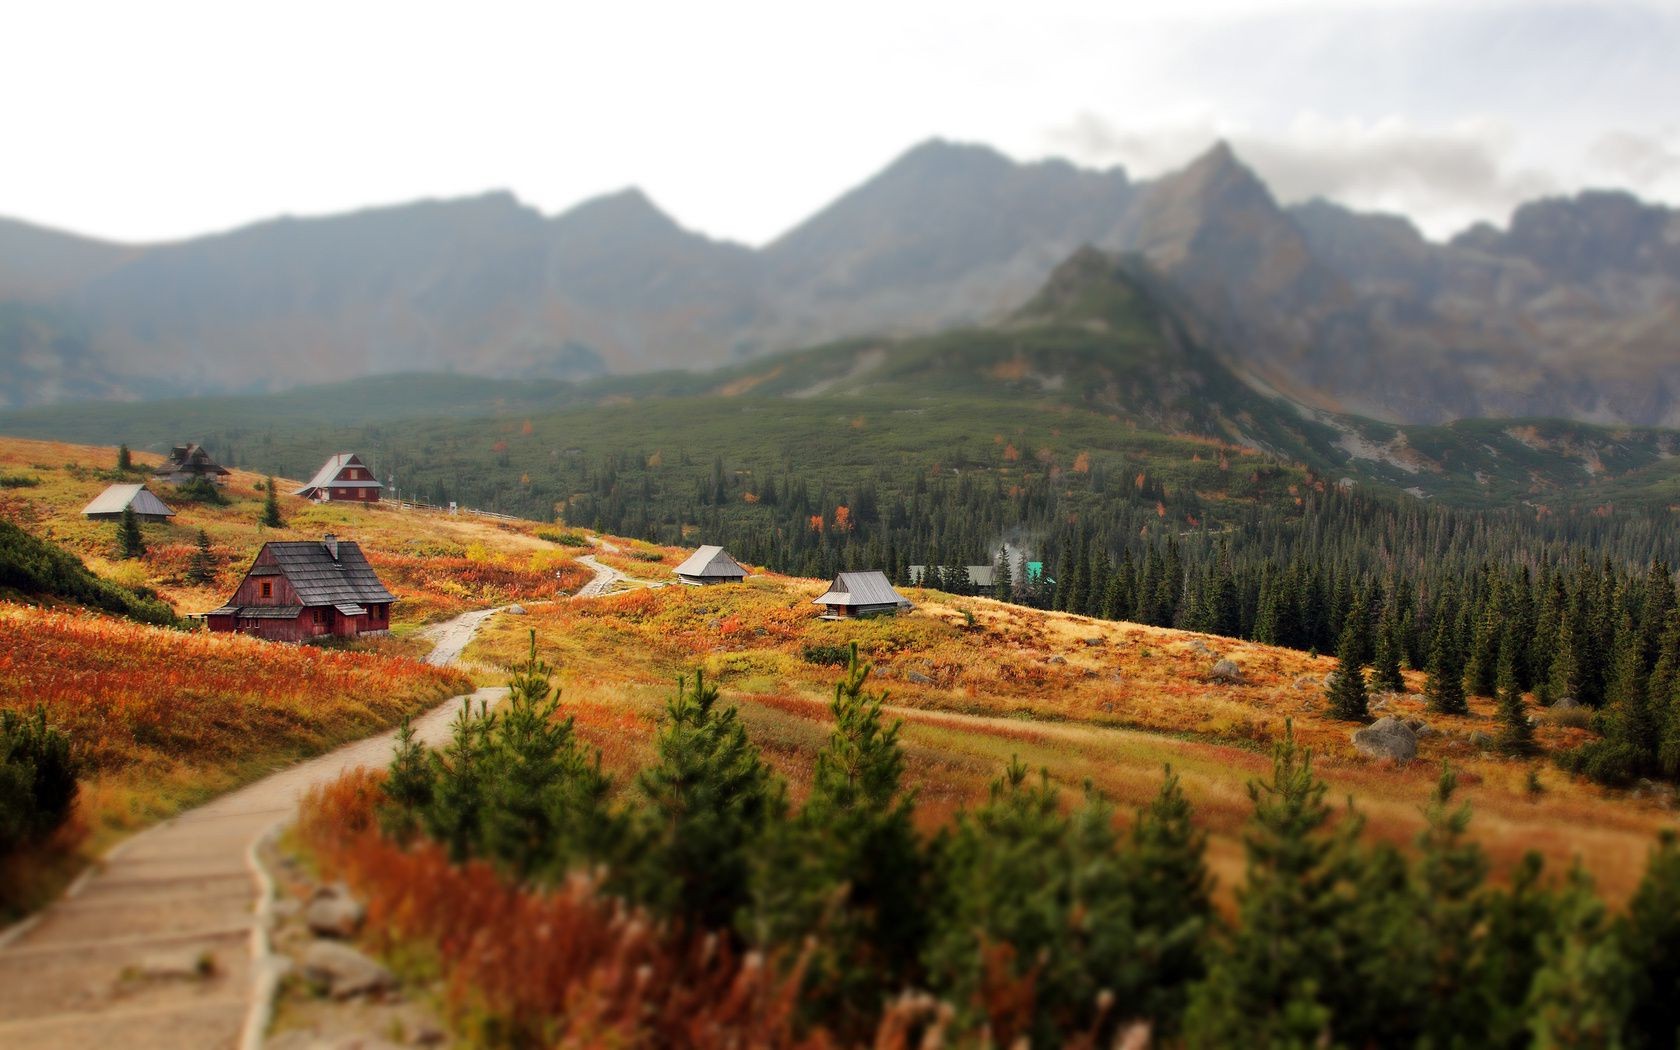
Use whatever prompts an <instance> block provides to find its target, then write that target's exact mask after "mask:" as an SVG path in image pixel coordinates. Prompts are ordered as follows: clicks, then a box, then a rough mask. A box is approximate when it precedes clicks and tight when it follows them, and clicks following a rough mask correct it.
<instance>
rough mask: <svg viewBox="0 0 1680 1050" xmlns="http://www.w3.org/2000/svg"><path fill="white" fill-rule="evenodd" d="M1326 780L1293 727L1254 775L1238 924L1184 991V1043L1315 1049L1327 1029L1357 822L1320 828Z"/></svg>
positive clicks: (1325, 813) (1326, 812)
mask: <svg viewBox="0 0 1680 1050" xmlns="http://www.w3.org/2000/svg"><path fill="white" fill-rule="evenodd" d="M1326 791H1328V786H1327V785H1326V784H1325V783H1324V781H1322V780H1320V779H1319V778H1318V777H1317V776H1316V775H1314V773H1313V770H1312V755H1311V752H1305V751H1302V750H1301V749H1299V748H1298V747H1296V745H1295V734H1294V728H1293V726H1291V727H1289V728H1287V729H1286V730H1285V735H1284V739H1283V741H1282V742H1281V743H1279V744H1278V745H1277V746H1276V747H1275V748H1274V749H1273V753H1272V776H1271V779H1269V780H1257V781H1251V782H1250V783H1249V786H1248V793H1249V798H1250V799H1252V800H1253V802H1254V817H1253V820H1252V823H1251V825H1250V828H1249V831H1248V833H1247V834H1246V835H1245V836H1244V839H1243V844H1244V849H1245V852H1246V854H1247V874H1246V877H1245V878H1244V880H1243V885H1242V888H1241V889H1240V890H1238V891H1237V913H1238V924H1237V927H1236V929H1235V931H1234V932H1233V933H1232V934H1231V937H1230V939H1229V941H1228V943H1227V944H1225V946H1224V947H1223V949H1222V950H1221V951H1219V952H1217V953H1216V954H1215V955H1214V958H1213V961H1212V963H1211V964H1210V967H1209V972H1208V977H1207V980H1206V981H1204V982H1203V983H1202V984H1200V985H1198V986H1197V987H1196V988H1195V989H1194V990H1193V991H1192V992H1191V1003H1190V1008H1189V1011H1188V1012H1187V1014H1186V1019H1185V1025H1186V1036H1187V1042H1188V1043H1189V1045H1191V1046H1210V1047H1211V1046H1314V1045H1321V1042H1322V1041H1324V1040H1326V1039H1327V1038H1328V1036H1329V1033H1330V1029H1331V1021H1332V1016H1331V1010H1330V1007H1329V1006H1328V1005H1327V1002H1328V999H1329V998H1330V994H1331V993H1330V992H1329V989H1331V988H1333V987H1334V986H1335V985H1336V983H1337V979H1338V972H1337V971H1338V970H1339V969H1340V968H1341V967H1342V965H1343V963H1342V951H1341V948H1342V945H1341V942H1340V938H1339V936H1338V930H1339V928H1341V923H1342V918H1343V915H1344V913H1345V911H1346V908H1347V900H1346V896H1345V894H1344V892H1343V887H1344V878H1345V874H1346V870H1345V866H1344V857H1345V855H1346V853H1347V851H1348V849H1349V846H1350V844H1351V842H1352V841H1353V840H1354V839H1355V838H1357V836H1358V833H1359V821H1357V820H1351V819H1350V820H1345V821H1343V822H1342V823H1341V824H1340V825H1339V826H1338V827H1337V829H1336V830H1335V831H1334V832H1331V831H1329V830H1327V825H1328V823H1329V820H1330V816H1331V811H1330V807H1329V806H1328V805H1326V804H1325V801H1324V796H1325V793H1326Z"/></svg>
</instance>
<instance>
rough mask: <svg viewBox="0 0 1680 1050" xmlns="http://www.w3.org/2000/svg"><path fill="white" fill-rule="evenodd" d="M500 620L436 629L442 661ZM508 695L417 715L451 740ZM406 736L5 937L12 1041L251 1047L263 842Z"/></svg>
mask: <svg viewBox="0 0 1680 1050" xmlns="http://www.w3.org/2000/svg"><path fill="white" fill-rule="evenodd" d="M496 611H497V610H494V609H483V610H475V611H473V612H469V613H465V614H463V615H461V616H458V617H456V618H455V619H454V620H451V621H449V622H448V623H445V624H440V625H438V626H437V627H434V628H431V629H430V630H429V631H428V632H427V636H428V637H430V638H432V639H433V640H434V641H435V643H436V648H435V649H434V650H433V651H432V654H431V656H430V657H428V660H429V662H431V663H433V664H438V665H444V664H450V663H454V662H455V661H456V660H458V659H459V657H460V654H461V651H462V650H463V649H465V648H466V646H467V643H468V642H470V641H471V640H472V637H473V635H474V633H476V632H477V630H478V628H479V627H480V626H481V625H482V624H483V623H484V621H485V620H487V619H489V618H490V617H491V616H492V615H494V614H495V612H496ZM505 694H506V690H505V689H502V688H488V689H480V690H478V691H477V692H476V693H471V694H468V695H465V696H458V697H455V698H453V699H450V700H447V701H445V702H443V703H441V704H439V705H438V706H436V707H434V708H432V709H431V710H430V711H428V712H426V713H425V714H424V715H421V716H419V717H418V718H416V719H415V720H414V722H413V727H414V732H415V735H416V736H417V737H418V738H420V739H421V740H423V741H425V742H427V743H429V744H436V743H442V742H443V741H444V740H446V739H447V738H448V736H449V723H450V721H451V720H452V719H453V718H454V717H455V713H456V712H457V711H458V710H460V708H461V705H462V704H463V703H470V702H473V701H478V700H483V701H488V702H490V703H494V702H495V701H496V700H498V699H500V698H501V697H502V696H503V695H505ZM395 737H396V733H395V731H394V730H393V731H389V732H385V733H381V734H379V735H377V736H372V737H368V738H366V739H364V740H358V741H356V742H355V743H353V744H348V745H346V746H344V747H341V748H339V749H337V750H336V751H332V752H329V753H328V754H325V755H322V756H321V757H319V758H315V759H311V760H310V761H308V762H303V763H300V764H298V765H296V766H292V767H290V768H288V769H285V770H282V771H280V772H277V773H275V774H273V775H271V776H268V777H265V778H264V779H262V780H260V781H258V782H256V783H254V784H251V785H249V786H247V787H244V788H241V789H239V790H238V791H234V792H232V793H230V794H227V795H223V796H222V797H220V798H218V799H216V800H215V801H213V802H209V803H207V804H205V805H203V806H200V807H198V808H196V809H193V810H189V811H187V812H185V813H182V814H180V815H178V816H176V817H174V818H172V819H170V820H166V821H164V822H163V823H161V824H158V825H156V826H154V827H151V828H148V829H146V830H145V831H142V832H139V833H137V834H135V835H134V836H132V837H131V838H128V839H126V840H124V841H123V842H122V843H121V844H120V845H119V846H117V847H116V849H114V850H113V851H112V852H111V853H110V854H108V855H107V856H106V857H105V859H104V860H102V861H101V862H99V863H98V864H96V865H95V866H94V867H93V868H91V869H89V871H88V872H87V873H85V874H84V875H83V876H82V877H81V878H80V879H78V880H77V881H76V883H75V884H73V885H72V886H71V887H70V889H69V890H68V891H67V892H66V893H65V895H64V896H63V897H62V898H61V899H60V900H58V901H57V902H56V903H54V904H53V905H51V906H50V907H48V908H46V909H45V910H43V911H42V912H40V913H39V914H38V915H36V916H35V917H34V918H33V919H32V920H27V921H26V922H25V923H23V924H20V925H19V926H16V927H13V928H12V929H10V930H8V931H6V932H5V933H4V934H0V1046H4V1047H6V1048H8V1050H34V1048H37V1047H39V1048H43V1050H44V1048H48V1047H51V1048H70V1047H88V1048H94V1047H121V1048H122V1050H151V1048H153V1047H156V1048H160V1050H161V1048H164V1047H169V1048H177V1047H218V1048H221V1047H235V1046H239V1045H240V1043H241V1040H242V1038H243V1036H244V1032H245V1029H246V1026H247V1019H248V1017H250V1016H251V1014H252V1006H253V1003H254V1001H255V1000H256V999H258V998H259V997H260V996H262V995H264V994H266V982H265V980H263V979H262V978H263V977H264V975H262V974H259V973H258V972H257V969H258V967H257V965H256V963H255V960H257V959H258V958H260V957H262V954H263V953H262V951H261V949H262V945H263V943H264V941H263V938H264V936H265V934H264V930H263V920H264V916H263V915H262V914H261V913H262V907H261V905H262V904H263V902H265V901H266V896H267V893H266V882H265V877H264V876H262V875H261V874H260V873H259V871H258V868H257V866H256V864H255V861H254V858H253V854H254V850H255V846H256V843H257V841H258V840H259V839H260V838H261V837H262V836H263V835H264V833H265V832H267V831H268V830H269V829H270V828H272V827H274V826H275V825H276V824H278V823H279V822H281V821H283V820H285V819H286V818H288V817H290V816H291V814H292V813H293V812H295V810H296V808H297V804H298V801H299V799H301V798H302V797H303V794H304V793H305V792H306V791H308V790H309V789H310V788H311V787H313V786H315V785H317V784H321V783H324V782H326V781H329V780H332V779H333V778H335V777H337V776H338V775H339V774H340V773H342V772H343V771H344V770H346V769H350V768H353V767H355V766H360V765H382V764H383V763H384V762H385V761H386V760H387V759H388V758H389V756H390V753H391V746H392V743H393V741H394V739H395ZM254 891H255V892H254ZM254 896H255V897H257V898H258V905H259V906H258V907H257V908H253V897H254ZM201 960H204V961H207V962H208V963H209V964H210V965H211V966H212V967H213V969H212V972H211V973H210V974H209V975H208V976H197V975H194V974H192V973H191V971H192V969H193V968H194V966H195V965H197V964H199V962H200V961H201Z"/></svg>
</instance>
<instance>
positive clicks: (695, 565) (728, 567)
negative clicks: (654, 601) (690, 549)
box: [677, 546, 747, 587]
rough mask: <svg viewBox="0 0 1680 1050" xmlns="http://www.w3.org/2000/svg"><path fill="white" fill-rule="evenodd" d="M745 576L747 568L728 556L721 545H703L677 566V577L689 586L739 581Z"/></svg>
mask: <svg viewBox="0 0 1680 1050" xmlns="http://www.w3.org/2000/svg"><path fill="white" fill-rule="evenodd" d="M746 578H747V570H745V569H743V568H741V565H740V563H739V562H737V561H736V560H735V559H734V558H731V557H730V556H729V552H728V551H726V550H724V549H723V548H722V547H715V546H705V547H701V548H700V549H699V550H697V551H695V552H694V553H693V554H690V555H689V556H688V560H687V561H685V562H683V563H682V564H681V565H679V566H677V579H679V580H681V581H682V582H683V583H686V584H688V585H689V586H691V587H705V586H707V585H709V584H713V583H740V582H741V581H742V580H744V579H746Z"/></svg>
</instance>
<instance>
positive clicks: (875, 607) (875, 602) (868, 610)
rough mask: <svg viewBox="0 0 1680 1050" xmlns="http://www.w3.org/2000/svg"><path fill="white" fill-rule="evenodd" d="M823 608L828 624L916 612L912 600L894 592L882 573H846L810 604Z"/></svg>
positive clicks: (835, 579) (824, 617) (836, 578)
mask: <svg viewBox="0 0 1680 1050" xmlns="http://www.w3.org/2000/svg"><path fill="white" fill-rule="evenodd" d="M811 604H812V605H820V606H822V607H823V614H822V618H823V619H825V620H852V619H856V618H858V617H860V616H897V615H898V614H899V613H901V612H904V611H906V610H909V609H913V608H915V606H913V605H911V604H910V601H909V599H907V598H905V597H904V595H902V594H899V593H898V592H897V591H895V590H893V586H892V583H891V582H889V581H888V580H887V576H886V574H885V573H883V572H875V571H870V572H843V573H841V574H840V575H838V576H836V577H834V582H833V583H831V584H829V585H828V590H827V591H826V592H825V593H824V594H823V595H822V596H821V597H819V598H817V599H816V600H814V601H813V602H811Z"/></svg>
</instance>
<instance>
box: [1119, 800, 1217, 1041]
mask: <svg viewBox="0 0 1680 1050" xmlns="http://www.w3.org/2000/svg"><path fill="white" fill-rule="evenodd" d="M1128 864H1129V867H1130V873H1131V874H1130V883H1131V892H1132V894H1133V896H1134V897H1135V899H1136V904H1135V906H1134V909H1135V910H1134V915H1135V919H1134V921H1135V923H1136V927H1137V939H1138V951H1139V954H1140V955H1141V957H1142V960H1143V962H1144V964H1145V965H1146V966H1147V967H1148V968H1149V969H1150V970H1151V971H1153V972H1154V973H1155V975H1156V977H1155V980H1154V982H1153V984H1152V986H1151V987H1150V989H1149V990H1148V992H1147V995H1146V998H1145V999H1144V1000H1143V1001H1142V1002H1141V1003H1139V1004H1138V1007H1139V1008H1140V1009H1141V1012H1142V1014H1143V1016H1144V1017H1146V1018H1149V1019H1150V1020H1151V1021H1152V1022H1153V1023H1154V1025H1155V1030H1156V1031H1157V1032H1163V1031H1167V1032H1170V1031H1172V1030H1173V1029H1174V1028H1175V1027H1176V1026H1177V1024H1178V1022H1179V1020H1180V1019H1181V1017H1182V1015H1183V1012H1184V1005H1185V1003H1186V1001H1187V997H1188V995H1189V989H1190V987H1191V985H1193V984H1194V983H1195V982H1197V981H1199V980H1200V979H1201V978H1202V977H1203V975H1204V974H1205V972H1206V970H1207V940H1208V934H1209V933H1210V932H1211V927H1212V925H1213V896H1212V893H1213V878H1212V876H1211V875H1210V874H1209V873H1208V867H1207V834H1206V832H1203V831H1198V830H1197V829H1196V827H1195V825H1194V824H1193V823H1192V822H1191V806H1190V800H1189V799H1187V798H1186V797H1185V796H1184V789H1183V787H1182V786H1181V785H1180V783H1179V778H1178V774H1176V773H1174V772H1173V770H1172V767H1171V766H1168V767H1166V773H1165V776H1164V778H1163V779H1162V782H1161V790H1160V791H1159V792H1158V793H1157V794H1156V796H1155V798H1154V799H1153V800H1152V801H1151V802H1150V804H1149V805H1148V806H1146V807H1144V808H1143V809H1141V810H1140V811H1139V812H1138V818H1137V822H1136V823H1134V824H1133V825H1132V848H1131V852H1130V854H1129V856H1128Z"/></svg>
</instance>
